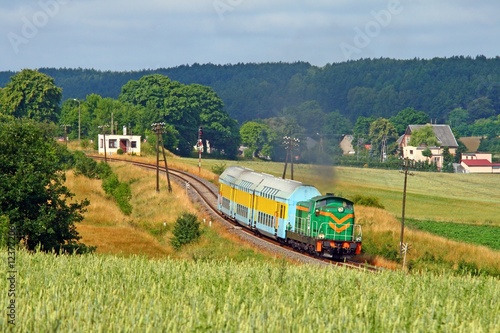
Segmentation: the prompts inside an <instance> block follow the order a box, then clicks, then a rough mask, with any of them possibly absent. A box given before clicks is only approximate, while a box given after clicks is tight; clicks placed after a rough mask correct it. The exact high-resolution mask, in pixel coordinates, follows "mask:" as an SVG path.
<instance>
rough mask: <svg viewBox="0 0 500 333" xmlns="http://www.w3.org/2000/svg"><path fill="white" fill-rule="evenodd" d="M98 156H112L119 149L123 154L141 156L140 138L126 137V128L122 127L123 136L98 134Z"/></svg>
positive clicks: (137, 136)
mask: <svg viewBox="0 0 500 333" xmlns="http://www.w3.org/2000/svg"><path fill="white" fill-rule="evenodd" d="M98 140H99V141H98V147H99V155H104V154H106V155H113V154H117V153H118V149H121V151H122V152H123V154H130V155H139V156H140V155H141V136H140V135H127V128H126V127H123V134H122V135H119V134H99V136H98Z"/></svg>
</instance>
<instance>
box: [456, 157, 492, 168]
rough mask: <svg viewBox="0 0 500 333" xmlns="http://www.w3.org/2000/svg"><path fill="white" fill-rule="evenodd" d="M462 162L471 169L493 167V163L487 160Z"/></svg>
mask: <svg viewBox="0 0 500 333" xmlns="http://www.w3.org/2000/svg"><path fill="white" fill-rule="evenodd" d="M461 162H462V163H464V164H465V165H467V166H469V167H490V166H493V163H491V162H490V161H488V160H485V159H479V160H462V161H461Z"/></svg>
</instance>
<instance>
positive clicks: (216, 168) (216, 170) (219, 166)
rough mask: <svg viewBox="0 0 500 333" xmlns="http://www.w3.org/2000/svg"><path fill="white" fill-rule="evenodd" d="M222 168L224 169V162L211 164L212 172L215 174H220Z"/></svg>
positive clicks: (222, 170)
mask: <svg viewBox="0 0 500 333" xmlns="http://www.w3.org/2000/svg"><path fill="white" fill-rule="evenodd" d="M224 170H226V163H220V164H216V165H214V166H212V172H213V173H215V174H216V175H219V176H220V175H221V174H222V173H223V172H224Z"/></svg>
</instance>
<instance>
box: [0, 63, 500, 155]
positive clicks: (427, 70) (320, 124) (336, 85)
mask: <svg viewBox="0 0 500 333" xmlns="http://www.w3.org/2000/svg"><path fill="white" fill-rule="evenodd" d="M39 72H41V73H45V74H47V75H48V76H50V77H52V78H53V79H54V82H55V85H56V86H58V87H61V88H62V99H61V100H62V102H63V103H64V102H65V101H68V100H73V99H77V100H85V99H87V97H88V96H91V95H93V96H95V95H98V96H100V97H102V98H111V99H118V98H120V96H121V95H122V89H123V87H124V86H125V85H126V84H127V83H128V82H129V81H137V80H140V79H141V78H142V77H144V76H148V75H155V74H159V75H163V76H166V77H168V78H169V79H170V80H172V81H176V82H179V83H181V84H183V85H192V84H198V85H201V86H206V87H210V89H212V90H213V91H214V92H215V94H216V95H217V96H218V97H219V98H220V100H221V101H222V103H223V104H222V107H223V110H224V113H227V114H228V115H229V117H231V118H232V119H234V120H236V121H237V122H238V124H239V126H243V125H244V124H245V123H247V122H251V127H252V130H253V131H254V132H255V131H256V130H259V131H260V133H264V134H265V135H264V137H263V138H260V139H261V141H264V142H263V143H261V144H260V147H256V148H257V150H261V149H263V150H265V151H266V152H267V153H270V152H271V151H272V150H273V146H276V145H277V141H279V140H280V139H281V137H282V136H283V135H294V136H296V137H300V138H301V139H302V140H303V141H305V140H307V139H309V138H312V139H314V140H315V141H317V142H320V141H321V140H323V139H325V138H329V139H330V140H333V141H336V140H339V139H341V137H342V136H343V135H345V134H351V133H354V135H355V138H357V139H358V138H360V137H363V139H364V140H365V142H366V140H367V139H369V138H368V137H369V136H370V135H369V126H367V125H370V123H371V122H373V121H374V120H376V119H379V118H383V119H388V120H390V121H391V123H392V124H393V125H394V126H395V129H396V133H395V134H394V135H395V136H397V135H401V134H402V131H404V129H405V127H406V125H408V123H406V122H407V121H408V120H412V121H416V120H417V121H418V123H439V124H441V123H445V124H449V125H450V126H451V127H452V129H453V131H454V132H455V134H456V135H457V136H458V137H461V136H480V137H484V140H483V141H484V142H483V143H482V149H483V150H488V151H492V152H496V151H500V142H499V140H498V138H497V136H498V135H499V133H500V118H499V115H500V57H495V58H486V57H484V56H477V57H475V58H472V57H463V56H456V57H451V58H434V59H417V58H415V59H411V60H396V59H388V58H380V59H361V60H355V61H347V62H342V63H332V64H327V65H325V66H323V67H317V66H312V65H310V64H309V63H306V62H295V63H281V62H280V63H258V64H256V63H246V64H243V63H238V64H227V65H215V64H192V65H181V66H177V67H173V68H159V69H154V70H153V69H145V70H142V71H129V72H111V71H99V70H94V69H82V68H78V69H67V68H59V69H55V68H41V69H39ZM14 74H15V73H13V72H0V87H3V86H5V85H6V84H7V83H8V81H9V78H10V77H11V76H12V75H14ZM122 101H123V98H122ZM63 105H64V104H63ZM144 106H145V105H144ZM408 110H411V112H409V111H408ZM403 111H405V112H403ZM402 112H403V114H406V115H408V114H409V113H412V114H413V115H414V117H413V118H416V119H411V117H410V118H408V117H403V118H404V119H398V118H401V115H402V114H401V113H402ZM415 115H416V117H415ZM284 119H286V120H284ZM398 121H399V122H398ZM255 122H257V123H259V124H258V125H256V124H255ZM415 124H416V123H415ZM179 125H180V124H179ZM193 125H194V124H193ZM249 126H250V125H249ZM247 127H248V126H247ZM269 127H270V128H271V129H272V131H271V130H269ZM286 128H292V129H293V130H287V129H286ZM360 130H362V131H361V133H360V132H359V131H360ZM356 131H358V133H356ZM244 132H245V131H244ZM246 133H248V128H247V129H246ZM243 137H245V134H243ZM244 141H245V140H243V142H242V143H244V144H245V143H247V144H248V142H244ZM254 141H255V138H254ZM257 145H259V144H258V143H257ZM266 145H267V147H265V146H266ZM275 148H276V147H274V155H275V156H276V157H279V156H278V155H280V154H279V153H278V152H276V149H275ZM257 153H259V151H257ZM267 155H269V154H267ZM281 155H283V153H281ZM281 158H283V156H281Z"/></svg>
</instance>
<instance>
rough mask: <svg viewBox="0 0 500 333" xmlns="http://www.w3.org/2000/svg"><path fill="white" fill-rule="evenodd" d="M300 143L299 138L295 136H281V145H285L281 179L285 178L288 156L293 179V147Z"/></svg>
mask: <svg viewBox="0 0 500 333" xmlns="http://www.w3.org/2000/svg"><path fill="white" fill-rule="evenodd" d="M299 143H300V140H299V139H297V138H292V137H289V136H284V137H283V145H284V146H285V150H286V157H285V169H284V170H283V177H282V178H283V179H285V176H286V168H287V166H288V158H289V157H290V164H291V170H292V174H291V179H292V180H293V149H294V148H295V147H298V146H299Z"/></svg>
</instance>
